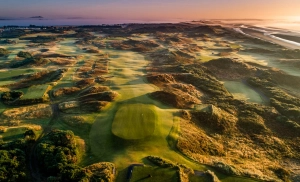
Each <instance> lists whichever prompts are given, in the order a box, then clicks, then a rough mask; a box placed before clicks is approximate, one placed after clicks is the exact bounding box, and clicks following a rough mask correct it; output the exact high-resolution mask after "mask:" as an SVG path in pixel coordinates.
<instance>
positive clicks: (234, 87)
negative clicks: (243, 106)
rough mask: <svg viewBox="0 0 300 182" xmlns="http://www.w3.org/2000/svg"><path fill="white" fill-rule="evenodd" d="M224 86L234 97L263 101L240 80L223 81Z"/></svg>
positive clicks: (250, 100) (257, 101)
mask: <svg viewBox="0 0 300 182" xmlns="http://www.w3.org/2000/svg"><path fill="white" fill-rule="evenodd" d="M224 86H225V87H226V89H227V90H228V91H229V92H230V93H231V94H232V95H233V97H234V98H236V99H241V100H246V101H249V102H256V103H261V104H262V103H264V100H263V99H262V97H261V96H260V94H259V93H257V92H256V91H255V90H253V89H252V88H251V87H249V86H247V85H245V84H244V83H243V82H240V81H224Z"/></svg>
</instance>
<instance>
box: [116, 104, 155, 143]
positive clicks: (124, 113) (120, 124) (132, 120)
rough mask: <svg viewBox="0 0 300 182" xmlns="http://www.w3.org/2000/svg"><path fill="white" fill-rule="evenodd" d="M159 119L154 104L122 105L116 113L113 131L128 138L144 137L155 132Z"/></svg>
mask: <svg viewBox="0 0 300 182" xmlns="http://www.w3.org/2000/svg"><path fill="white" fill-rule="evenodd" d="M157 119H158V117H157V114H156V111H155V107H154V106H153V105H145V104H128V105H127V104H126V105H122V106H121V107H120V108H119V110H118V111H117V113H116V115H115V118H114V121H113V124H112V133H113V134H114V135H116V136H118V137H120V138H123V139H126V140H134V139H143V138H145V137H147V136H150V135H152V134H153V132H154V130H155V123H156V122H157Z"/></svg>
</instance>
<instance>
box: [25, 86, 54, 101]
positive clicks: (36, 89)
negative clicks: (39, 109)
mask: <svg viewBox="0 0 300 182" xmlns="http://www.w3.org/2000/svg"><path fill="white" fill-rule="evenodd" d="M49 89H51V87H50V86H49V85H46V84H44V85H33V86H31V87H29V88H26V89H22V90H21V91H23V93H24V96H23V97H22V100H25V99H39V98H43V97H44V96H45V95H46V93H47V91H48V90H49Z"/></svg>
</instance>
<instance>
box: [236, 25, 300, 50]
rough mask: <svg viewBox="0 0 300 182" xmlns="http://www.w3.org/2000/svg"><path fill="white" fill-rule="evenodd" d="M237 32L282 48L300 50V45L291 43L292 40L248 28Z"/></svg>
mask: <svg viewBox="0 0 300 182" xmlns="http://www.w3.org/2000/svg"><path fill="white" fill-rule="evenodd" d="M239 30H240V31H239ZM236 31H238V32H240V33H241V32H243V33H244V34H245V35H249V36H251V37H255V38H259V39H262V40H265V41H267V42H271V43H274V44H278V45H281V46H283V47H285V48H288V49H300V43H298V42H294V41H291V40H287V39H283V38H280V37H276V36H275V35H273V33H268V32H262V31H258V30H253V29H251V28H247V27H243V28H239V29H236ZM274 34H275V33H274ZM278 34H279V33H278Z"/></svg>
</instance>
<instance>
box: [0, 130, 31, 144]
mask: <svg viewBox="0 0 300 182" xmlns="http://www.w3.org/2000/svg"><path fill="white" fill-rule="evenodd" d="M27 128H28V127H14V128H9V129H7V131H6V132H5V133H3V134H2V139H3V141H12V140H16V139H19V138H23V137H24V133H25V131H26V130H27Z"/></svg>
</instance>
